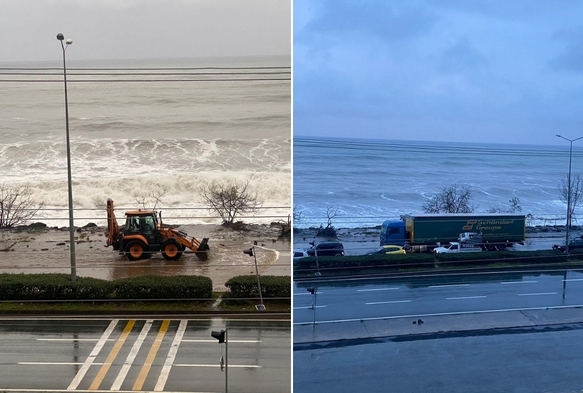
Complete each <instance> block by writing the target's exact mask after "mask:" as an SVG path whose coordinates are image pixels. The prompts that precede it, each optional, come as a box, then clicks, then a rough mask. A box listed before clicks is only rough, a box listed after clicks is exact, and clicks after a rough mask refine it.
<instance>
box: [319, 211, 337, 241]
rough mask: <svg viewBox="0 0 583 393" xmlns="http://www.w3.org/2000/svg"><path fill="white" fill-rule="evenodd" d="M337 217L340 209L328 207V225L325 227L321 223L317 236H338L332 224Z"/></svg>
mask: <svg viewBox="0 0 583 393" xmlns="http://www.w3.org/2000/svg"><path fill="white" fill-rule="evenodd" d="M336 217H338V209H337V208H335V207H333V206H328V207H326V219H327V223H326V227H325V228H324V227H323V226H322V225H320V228H319V229H318V232H317V233H316V236H326V237H336V236H337V235H338V233H337V232H336V228H334V225H333V224H332V220H333V219H334V218H336Z"/></svg>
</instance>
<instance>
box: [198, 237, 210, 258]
mask: <svg viewBox="0 0 583 393" xmlns="http://www.w3.org/2000/svg"><path fill="white" fill-rule="evenodd" d="M208 241H209V238H208V237H205V238H204V239H202V241H201V242H200V246H198V249H197V250H196V251H195V254H196V256H197V257H198V259H200V260H201V261H206V260H207V259H208V251H209V250H210V247H209V245H208Z"/></svg>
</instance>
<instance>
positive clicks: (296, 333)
mask: <svg viewBox="0 0 583 393" xmlns="http://www.w3.org/2000/svg"><path fill="white" fill-rule="evenodd" d="M419 320H421V321H422V323H421V324H419V322H418V321H419ZM579 323H583V306H577V307H569V308H567V307H564V308H545V309H531V310H523V311H517V310H511V311H499V312H474V313H460V314H448V315H427V316H419V317H413V316H412V317H410V318H408V317H399V318H386V319H369V320H366V319H365V320H362V321H352V320H351V321H347V322H334V323H317V324H316V325H315V326H314V325H313V324H311V323H308V324H306V325H296V324H294V329H293V343H294V345H298V344H311V343H324V342H331V341H349V340H367V339H375V338H390V337H406V336H422V335H432V334H440V333H441V334H446V333H463V332H466V333H471V332H475V333H478V332H481V331H486V330H492V329H509V328H521V327H532V328H542V327H552V326H553V325H555V326H558V325H565V324H579Z"/></svg>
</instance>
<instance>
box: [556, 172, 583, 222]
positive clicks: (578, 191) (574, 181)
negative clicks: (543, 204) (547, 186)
mask: <svg viewBox="0 0 583 393" xmlns="http://www.w3.org/2000/svg"><path fill="white" fill-rule="evenodd" d="M559 198H560V199H561V201H562V202H564V203H565V204H566V203H568V202H569V177H568V176H565V178H564V179H563V180H561V183H560V184H559ZM570 202H571V206H569V207H568V210H569V214H568V216H569V217H568V218H571V220H570V222H568V223H567V225H569V226H571V223H572V222H573V219H575V221H577V218H576V215H575V209H576V208H577V207H579V206H580V205H581V203H582V202H583V179H582V178H581V175H574V176H571V201H570Z"/></svg>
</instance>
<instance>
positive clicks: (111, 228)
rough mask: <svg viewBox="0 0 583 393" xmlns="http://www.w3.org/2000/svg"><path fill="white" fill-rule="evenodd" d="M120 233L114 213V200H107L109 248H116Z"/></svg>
mask: <svg viewBox="0 0 583 393" xmlns="http://www.w3.org/2000/svg"><path fill="white" fill-rule="evenodd" d="M119 233H120V229H119V225H118V224H117V220H116V218H115V213H114V212H113V200H111V199H107V246H114V249H115V244H116V243H117V241H118V240H117V238H118V235H119Z"/></svg>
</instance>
